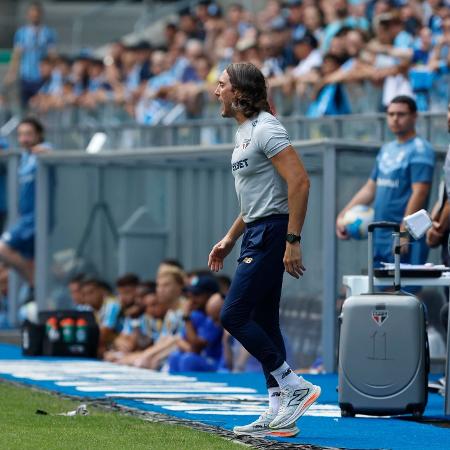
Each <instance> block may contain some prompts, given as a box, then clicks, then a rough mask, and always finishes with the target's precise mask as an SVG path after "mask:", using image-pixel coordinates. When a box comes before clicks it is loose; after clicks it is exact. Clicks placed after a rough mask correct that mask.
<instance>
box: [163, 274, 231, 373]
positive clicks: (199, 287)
mask: <svg viewBox="0 0 450 450" xmlns="http://www.w3.org/2000/svg"><path fill="white" fill-rule="evenodd" d="M187 291H188V296H189V303H188V307H187V312H186V313H185V314H184V316H183V320H184V323H185V326H184V330H183V332H182V336H181V338H180V339H179V340H178V350H177V351H175V352H174V353H172V354H171V355H170V357H169V371H170V372H171V373H176V372H212V371H216V370H217V369H218V367H219V363H220V359H221V357H222V333H223V329H222V327H221V325H220V321H219V317H220V311H221V309H222V305H223V298H222V296H221V295H220V294H218V295H213V294H216V293H217V292H218V291H219V285H218V283H217V281H216V280H215V278H214V277H212V276H210V275H201V276H198V277H194V278H193V279H192V280H191V284H190V285H189V286H188V288H187Z"/></svg>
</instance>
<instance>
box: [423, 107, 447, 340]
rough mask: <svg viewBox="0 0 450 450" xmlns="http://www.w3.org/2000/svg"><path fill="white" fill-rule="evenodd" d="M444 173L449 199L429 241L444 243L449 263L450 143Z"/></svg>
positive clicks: (444, 309)
mask: <svg viewBox="0 0 450 450" xmlns="http://www.w3.org/2000/svg"><path fill="white" fill-rule="evenodd" d="M447 128H448V132H449V133H450V103H449V104H448V107H447ZM444 174H445V190H446V193H447V200H446V202H445V204H444V205H443V207H442V210H441V213H440V215H439V217H438V218H437V220H436V221H433V227H432V228H431V229H430V230H428V233H427V239H428V242H429V243H434V241H435V242H436V245H439V243H440V242H441V243H442V246H443V249H442V250H443V251H442V253H443V255H444V254H445V256H446V257H445V258H444V257H443V258H442V259H443V260H444V262H445V263H446V264H447V265H448V259H449V253H450V241H448V242H442V238H443V237H444V236H448V232H449V229H450V218H449V214H450V201H449V199H450V196H449V195H450V145H449V147H448V150H447V156H446V158H445V164H444ZM448 305H449V304H448V297H447V298H446V303H445V304H444V306H443V307H442V309H441V322H442V325H443V326H444V328H445V330H446V331H447V333H448V330H447V327H448Z"/></svg>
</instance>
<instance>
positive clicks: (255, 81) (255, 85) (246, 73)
mask: <svg viewBox="0 0 450 450" xmlns="http://www.w3.org/2000/svg"><path fill="white" fill-rule="evenodd" d="M226 71H227V73H228V76H229V77H230V83H231V86H232V87H233V89H234V90H235V95H236V97H235V100H234V102H233V103H232V105H231V106H232V108H233V109H234V110H235V111H239V112H241V113H242V114H243V115H244V116H245V117H252V116H254V115H255V114H257V113H259V112H261V111H267V112H268V113H270V114H272V110H271V108H270V105H269V102H268V100H267V86H266V80H265V78H264V75H263V74H262V73H261V71H260V70H259V69H258V68H257V67H256V66H255V65H253V64H252V63H234V64H230V65H229V66H228V67H227V68H226Z"/></svg>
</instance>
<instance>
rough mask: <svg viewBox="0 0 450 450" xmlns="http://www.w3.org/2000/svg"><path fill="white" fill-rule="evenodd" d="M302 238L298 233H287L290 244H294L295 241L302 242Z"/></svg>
mask: <svg viewBox="0 0 450 450" xmlns="http://www.w3.org/2000/svg"><path fill="white" fill-rule="evenodd" d="M301 240H302V237H301V236H300V235H297V234H293V233H288V234H287V235H286V241H287V242H289V244H294V243H295V242H300V241H301Z"/></svg>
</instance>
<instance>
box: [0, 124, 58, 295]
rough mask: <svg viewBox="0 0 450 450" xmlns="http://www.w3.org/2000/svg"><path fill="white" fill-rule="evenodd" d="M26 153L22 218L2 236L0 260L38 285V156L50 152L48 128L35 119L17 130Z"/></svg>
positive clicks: (21, 181) (22, 162) (21, 173)
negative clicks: (36, 249) (36, 226)
mask: <svg viewBox="0 0 450 450" xmlns="http://www.w3.org/2000/svg"><path fill="white" fill-rule="evenodd" d="M17 140H18V143H19V146H20V148H21V149H22V150H23V152H22V155H21V157H20V163H19V174H18V175H19V218H18V220H17V222H16V223H15V224H14V225H13V226H12V227H11V228H9V229H8V230H7V231H5V232H4V233H3V234H2V235H1V237H0V260H1V261H3V262H4V263H5V264H6V265H7V266H10V267H12V268H13V269H15V270H16V271H17V272H19V274H20V275H21V276H22V277H23V278H24V280H25V281H26V282H27V283H28V284H29V285H30V287H33V285H34V235H35V193H36V170H37V155H38V154H39V153H44V152H46V151H48V150H49V149H50V145H49V144H47V143H45V142H44V127H43V126H42V125H41V123H40V122H39V121H38V120H37V119H34V118H26V119H23V120H22V121H21V122H20V124H19V126H18V127H17Z"/></svg>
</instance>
